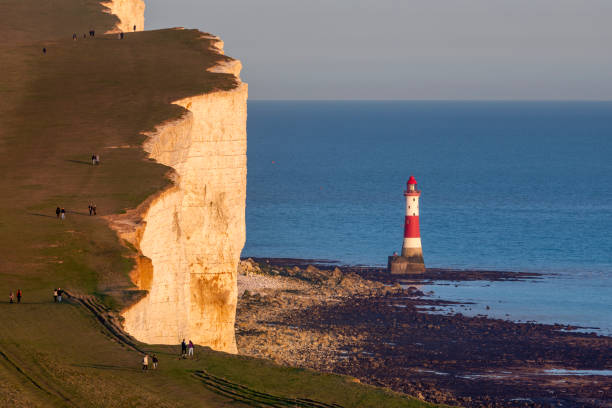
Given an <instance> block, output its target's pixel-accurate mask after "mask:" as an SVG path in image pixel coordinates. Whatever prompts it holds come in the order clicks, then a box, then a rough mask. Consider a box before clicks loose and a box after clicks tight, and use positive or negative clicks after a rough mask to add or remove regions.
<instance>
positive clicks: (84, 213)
mask: <svg viewBox="0 0 612 408" xmlns="http://www.w3.org/2000/svg"><path fill="white" fill-rule="evenodd" d="M66 213H68V214H76V215H85V216H87V217H89V216H90V215H91V214H89V213H86V212H80V211H72V210H71V211H66ZM92 217H93V216H92Z"/></svg>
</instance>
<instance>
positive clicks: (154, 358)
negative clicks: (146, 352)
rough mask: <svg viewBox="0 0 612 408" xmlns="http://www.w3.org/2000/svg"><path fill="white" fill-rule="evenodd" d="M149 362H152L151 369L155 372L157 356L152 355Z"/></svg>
mask: <svg viewBox="0 0 612 408" xmlns="http://www.w3.org/2000/svg"><path fill="white" fill-rule="evenodd" d="M151 360H153V369H154V370H157V362H158V361H159V360H157V356H156V355H155V354H153V355H152V356H151Z"/></svg>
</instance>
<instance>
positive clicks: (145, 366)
mask: <svg viewBox="0 0 612 408" xmlns="http://www.w3.org/2000/svg"><path fill="white" fill-rule="evenodd" d="M142 369H143V370H148V369H149V355H148V354H145V355H144V357H143V358H142Z"/></svg>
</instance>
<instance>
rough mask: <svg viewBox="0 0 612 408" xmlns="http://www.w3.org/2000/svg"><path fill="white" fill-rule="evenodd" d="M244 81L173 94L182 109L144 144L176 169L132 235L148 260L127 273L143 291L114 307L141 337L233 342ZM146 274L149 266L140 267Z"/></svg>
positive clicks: (241, 232) (224, 345)
mask: <svg viewBox="0 0 612 408" xmlns="http://www.w3.org/2000/svg"><path fill="white" fill-rule="evenodd" d="M246 99H247V86H246V84H241V85H239V86H238V88H236V89H234V90H232V91H223V92H213V93H210V94H206V95H201V96H196V97H192V98H187V99H184V100H181V101H179V102H177V103H178V104H180V105H181V106H184V107H185V108H186V109H188V110H189V113H187V114H186V115H185V116H184V117H183V118H182V119H181V120H178V121H176V122H172V123H168V124H166V125H164V126H162V127H160V128H159V129H158V131H157V132H156V133H155V134H154V135H152V136H151V137H150V139H149V141H148V142H147V144H146V146H145V148H146V149H147V150H148V151H149V152H150V153H151V157H153V158H154V159H156V160H157V161H159V162H160V163H163V164H166V165H168V166H171V167H173V168H174V169H175V170H176V185H175V186H174V187H172V188H170V189H169V190H166V191H165V192H164V193H162V194H161V195H160V196H159V197H158V198H157V199H156V200H155V201H154V202H153V203H152V204H151V205H150V207H149V209H148V211H147V212H146V215H145V216H144V221H145V222H146V227H145V229H144V232H143V233H142V237H141V239H140V242H139V248H140V250H141V252H142V254H143V255H144V256H145V257H147V258H149V259H150V260H151V264H152V268H146V267H145V268H142V272H140V276H139V277H138V278H137V279H136V281H137V282H140V285H141V286H142V289H146V290H149V294H148V296H146V297H145V298H144V299H143V300H141V301H140V302H139V303H137V304H136V305H135V306H133V307H132V308H130V309H129V310H127V311H126V312H125V313H124V318H125V328H126V330H127V331H128V332H129V333H130V334H131V335H133V336H134V337H136V338H137V339H138V340H141V341H144V342H147V343H162V344H176V343H177V342H179V341H180V340H181V339H182V338H186V339H191V340H193V341H194V342H196V343H198V344H203V345H208V346H210V347H212V348H213V349H217V350H223V351H227V352H236V344H235V339H234V320H235V313H236V291H237V289H236V270H237V265H238V261H239V257H240V252H241V250H242V247H243V245H244V240H245V220H244V211H245V199H246ZM148 275H152V276H148Z"/></svg>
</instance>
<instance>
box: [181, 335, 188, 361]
mask: <svg viewBox="0 0 612 408" xmlns="http://www.w3.org/2000/svg"><path fill="white" fill-rule="evenodd" d="M186 356H187V343H185V339H183V341H182V342H181V357H182V358H185V357H186Z"/></svg>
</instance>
